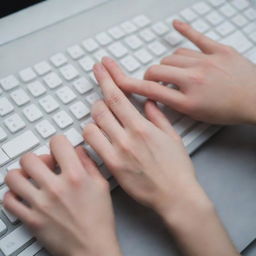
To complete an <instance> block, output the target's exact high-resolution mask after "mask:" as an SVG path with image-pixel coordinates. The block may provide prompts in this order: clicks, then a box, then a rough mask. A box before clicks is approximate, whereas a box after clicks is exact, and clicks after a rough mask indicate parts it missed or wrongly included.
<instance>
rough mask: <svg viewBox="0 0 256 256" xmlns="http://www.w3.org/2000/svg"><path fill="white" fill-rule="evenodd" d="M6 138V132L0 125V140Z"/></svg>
mask: <svg viewBox="0 0 256 256" xmlns="http://www.w3.org/2000/svg"><path fill="white" fill-rule="evenodd" d="M6 138H7V134H6V132H5V131H4V129H3V128H2V127H0V142H2V141H4V140H5V139H6Z"/></svg>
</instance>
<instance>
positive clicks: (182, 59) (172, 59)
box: [161, 55, 198, 68]
mask: <svg viewBox="0 0 256 256" xmlns="http://www.w3.org/2000/svg"><path fill="white" fill-rule="evenodd" d="M197 63H198V59H196V58H193V57H187V56H181V55H171V56H167V57H165V58H163V59H162V60H161V64H162V65H170V66H175V67H179V68H189V67H193V66H195V65H196V64H197Z"/></svg>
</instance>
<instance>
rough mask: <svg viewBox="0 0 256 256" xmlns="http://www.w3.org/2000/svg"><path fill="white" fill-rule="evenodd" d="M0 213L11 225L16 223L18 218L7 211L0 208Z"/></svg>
mask: <svg viewBox="0 0 256 256" xmlns="http://www.w3.org/2000/svg"><path fill="white" fill-rule="evenodd" d="M2 212H3V213H4V215H5V216H6V217H7V219H8V220H9V221H10V222H11V223H12V224H15V223H17V222H18V218H17V217H16V216H14V215H13V214H12V213H10V212H9V211H7V210H6V209H5V208H4V207H3V208H2Z"/></svg>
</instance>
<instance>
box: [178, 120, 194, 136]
mask: <svg viewBox="0 0 256 256" xmlns="http://www.w3.org/2000/svg"><path fill="white" fill-rule="evenodd" d="M196 123H197V122H196V121H195V120H192V119H191V118H189V117H186V116H185V117H183V118H182V119H181V120H180V121H179V122H177V123H175V124H174V125H173V128H174V129H175V130H176V132H177V133H178V134H179V135H180V136H183V135H184V134H185V133H186V132H187V131H188V130H189V129H191V127H192V126H193V125H195V124H196Z"/></svg>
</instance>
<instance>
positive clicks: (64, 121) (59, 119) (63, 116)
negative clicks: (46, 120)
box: [53, 111, 73, 129]
mask: <svg viewBox="0 0 256 256" xmlns="http://www.w3.org/2000/svg"><path fill="white" fill-rule="evenodd" d="M53 120H54V121H55V123H56V124H57V125H58V127H59V128H60V129H65V128H67V127H68V126H70V125H71V124H73V120H72V118H71V117H70V116H69V115H68V114H67V113H66V112H65V111H60V112H58V113H56V114H55V115H54V116H53Z"/></svg>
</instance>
